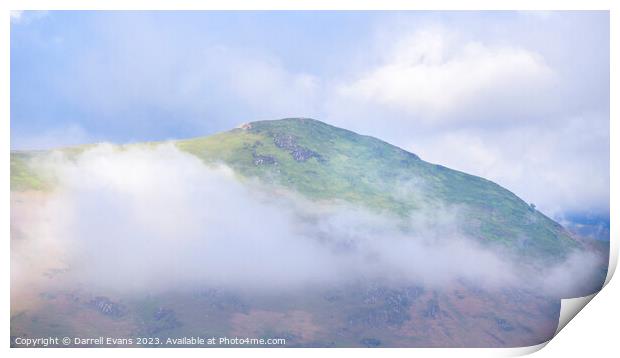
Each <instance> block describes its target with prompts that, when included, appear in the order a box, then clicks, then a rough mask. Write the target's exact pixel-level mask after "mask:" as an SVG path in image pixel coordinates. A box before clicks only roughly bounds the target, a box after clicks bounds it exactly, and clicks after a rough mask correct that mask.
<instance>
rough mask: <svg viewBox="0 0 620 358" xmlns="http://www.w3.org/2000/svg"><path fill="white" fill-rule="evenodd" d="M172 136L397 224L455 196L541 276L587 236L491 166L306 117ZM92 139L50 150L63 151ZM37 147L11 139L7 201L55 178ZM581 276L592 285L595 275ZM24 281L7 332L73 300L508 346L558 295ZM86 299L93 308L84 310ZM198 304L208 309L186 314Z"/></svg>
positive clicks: (219, 324) (389, 338)
mask: <svg viewBox="0 0 620 358" xmlns="http://www.w3.org/2000/svg"><path fill="white" fill-rule="evenodd" d="M155 144H158V143H140V144H130V145H124V146H120V148H131V147H149V146H152V145H155ZM172 144H173V145H175V146H176V147H177V148H178V149H180V150H181V151H184V152H186V153H190V154H192V155H194V156H196V157H198V158H200V160H202V161H203V162H204V163H205V164H206V165H207V166H214V165H217V164H218V163H224V164H226V165H227V166H228V167H230V168H232V169H233V171H234V173H236V175H237V176H238V178H239V179H240V180H241V181H242V182H243V181H248V182H249V181H254V180H256V179H258V181H259V182H260V183H262V184H265V185H264V186H265V187H268V188H275V189H276V190H277V189H279V188H282V189H285V190H286V191H287V192H293V193H297V194H300V195H301V196H302V197H304V198H305V200H309V201H310V202H317V203H325V204H330V203H347V204H349V205H351V206H354V207H362V208H365V209H366V210H368V211H370V212H373V213H375V214H377V215H380V216H383V217H389V218H392V219H393V220H394V221H395V222H399V223H401V224H400V225H402V230H403V231H411V230H413V231H415V230H416V227H415V226H416V222H415V221H411V220H408V219H409V218H411V217H415V216H416V215H418V214H422V215H424V216H425V217H429V218H431V221H432V220H433V219H434V218H438V217H440V216H442V215H444V213H445V212H446V210H447V209H448V208H456V209H457V211H458V213H459V215H460V219H459V220H458V223H459V230H460V231H462V232H463V233H465V234H466V235H467V236H468V237H470V238H473V239H474V240H475V241H477V242H478V243H480V244H481V245H482V246H484V247H488V248H490V249H493V250H494V251H497V252H501V253H502V254H504V253H505V254H506V255H507V259H506V260H508V258H510V259H512V260H514V261H515V262H519V263H523V264H524V266H523V267H529V266H527V265H531V266H532V267H535V271H534V272H535V273H536V274H540V275H541V276H542V275H543V273H545V271H547V270H548V271H553V272H555V271H554V270H553V269H551V268H552V267H556V266H554V265H555V264H558V263H562V262H564V261H567V260H569V258H571V257H572V255H573V254H574V253H579V252H584V251H585V250H587V247H586V245H584V243H583V242H582V241H581V240H579V239H578V238H576V237H574V236H572V235H571V234H570V233H569V232H568V231H566V230H565V229H564V228H563V227H562V226H561V225H559V224H558V223H556V222H554V221H553V220H551V219H550V218H548V217H547V216H545V215H544V214H542V213H541V212H540V211H538V210H536V208H535V206H534V205H530V204H528V203H526V202H524V201H523V200H521V199H520V198H519V197H517V196H516V195H515V194H513V193H512V192H510V191H509V190H507V189H505V188H502V187H501V186H499V185H497V184H495V183H493V182H491V181H489V180H486V179H484V178H480V177H477V176H473V175H469V174H466V173H463V172H460V171H456V170H452V169H449V168H446V167H444V166H441V165H436V164H432V163H428V162H426V161H424V160H422V159H421V158H420V157H418V156H417V155H415V154H413V153H410V152H408V151H406V150H403V149H401V148H399V147H396V146H394V145H391V144H389V143H386V142H384V141H382V140H380V139H377V138H373V137H370V136H364V135H359V134H356V133H354V132H351V131H348V130H345V129H341V128H337V127H334V126H331V125H328V124H326V123H323V122H320V121H317V120H313V119H308V118H287V119H280V120H269V121H258V122H252V123H247V124H243V125H241V126H239V127H238V128H235V129H232V130H230V131H227V132H222V133H218V134H214V135H211V136H207V137H199V138H193V139H186V140H178V141H173V142H172ZM90 147H91V146H90V145H87V146H79V147H72V148H64V149H60V151H61V152H63V153H64V154H65V155H66V156H67V157H69V158H72V157H75V156H77V155H79V154H80V153H82V152H84V151H85V150H86V149H88V148H90ZM452 150H458V148H452ZM47 154H48V152H47V151H41V152H32V151H31V152H24V151H14V152H11V191H12V193H13V194H15V195H12V205H13V206H16V207H17V206H18V205H22V206H23V205H26V206H27V205H28V204H27V203H26V202H28V201H29V200H32V198H31V197H29V196H27V195H22V196H20V195H18V194H19V193H30V192H48V191H53V188H54V185H55V184H54V178H53V177H50V176H49V175H48V173H46V172H45V171H44V170H43V169H41V167H37V165H33V163H37V159H42V160H45V158H46V155H47ZM39 163H40V162H39ZM14 197H15V198H14ZM205 205H208V204H205ZM16 210H17V209H16ZM12 211H13V209H12ZM20 225H21V226H20ZM179 225H182V223H181V222H180V223H179ZM27 229H28V226H27V224H23V223H14V222H13V217H12V240H15V237H17V236H18V235H16V234H14V233H16V232H19V230H27ZM256 230H260V228H257V229H256ZM12 242H13V241H12ZM512 260H511V261H512ZM473 264H474V265H475V264H476V263H475V262H474V263H473ZM605 269H606V268H605ZM605 269H601V275H602V277H604V274H605ZM556 271H557V270H556ZM555 276H557V273H556V274H555ZM561 277H564V276H561ZM591 286H596V287H598V288H600V284H599V283H598V282H597V283H594V284H593V285H591ZM33 292H35V293H37V294H39V295H41V296H40V297H45V300H46V301H45V307H46V311H45V312H41V311H38V310H35V311H34V313H32V314H34V316H35V317H36V318H37V320H36V321H35V320H34V318H33V319H32V320H30V318H28V317H29V316H28V312H27V311H20V312H19V313H14V312H13V311H12V328H11V332H12V334H15V335H18V334H27V332H31V331H38V332H43V333H47V331H46V330H45V329H41V327H40V325H39V323H37V322H40V321H46V322H50V324H56V323H54V322H56V321H57V320H62V319H63V318H62V317H64V316H63V315H64V313H63V312H68V311H72V312H73V311H75V312H82V313H81V314H82V315H83V316H84V317H91V318H90V319H91V320H92V322H90V323H87V322H86V321H79V322H77V323H75V327H80V328H84V329H86V328H87V327H90V328H88V329H91V330H92V331H93V332H99V333H98V334H102V335H105V334H109V333H110V330H114V329H112V328H109V327H113V326H114V325H116V326H118V327H120V328H118V327H117V328H115V329H118V330H119V332H120V331H122V332H127V333H126V335H130V333H136V332H138V333H139V334H146V335H147V336H160V335H164V336H165V335H171V334H176V335H186V336H191V335H194V334H196V332H197V331H200V332H203V331H205V330H206V332H211V333H212V334H216V333H217V334H219V335H231V334H234V335H241V336H243V335H246V336H247V335H250V336H251V335H262V336H265V335H267V336H270V335H271V336H285V337H288V338H287V339H288V340H289V341H290V342H292V343H291V344H292V345H298V346H314V345H316V346H517V345H528V344H537V343H540V342H542V341H544V340H546V339H548V338H550V337H551V335H552V334H553V332H555V327H556V325H557V315H558V313H559V298H558V297H554V296H552V295H551V296H550V295H547V294H546V293H541V292H536V291H535V290H532V289H531V288H528V287H510V286H509V285H508V284H507V285H506V286H505V287H493V288H489V289H485V288H482V287H481V286H480V285H478V283H476V282H471V281H468V280H455V281H454V282H452V283H451V284H450V285H449V287H447V288H436V287H433V286H432V285H430V286H425V285H423V284H422V283H416V284H407V285H401V286H398V285H391V284H390V283H387V282H381V281H379V282H377V281H368V282H366V281H363V280H358V281H352V282H348V283H344V284H342V285H335V286H331V287H321V288H320V289H317V290H314V291H313V290H310V291H300V292H287V293H286V294H282V295H281V296H279V297H281V298H280V299H274V298H269V297H265V295H262V296H258V297H254V296H252V297H249V296H247V295H245V296H244V295H243V294H239V293H234V292H232V293H231V292H226V291H225V290H218V289H214V288H210V287H208V288H205V287H197V288H195V290H194V291H193V293H192V294H191V295H187V294H182V293H170V292H167V293H164V294H161V295H156V294H149V295H147V297H146V298H145V297H135V296H122V295H119V296H118V297H113V295H114V294H113V293H105V292H104V293H101V292H99V293H98V295H96V294H95V293H92V292H81V291H80V290H79V289H76V290H73V291H68V292H66V291H63V292H62V293H59V292H48V291H45V292H39V291H37V290H36V289H34V290H33ZM108 295H109V296H110V297H107V296H108ZM48 297H53V298H49V299H48ZM101 307H104V308H105V309H103V308H101ZM24 312H26V313H24ZM93 312H98V313H99V314H100V316H98V318H97V317H95V318H93V317H92V315H93V314H94V313H93ZM196 312H202V313H201V314H205V315H206V316H208V317H210V318H209V319H210V321H209V322H204V321H203V320H200V319H198V320H197V319H196V317H198V316H197V315H196ZM75 316H76V317H77V313H75ZM41 317H44V319H43V318H41ZM80 317H82V316H80ZM76 320H77V318H76ZM93 322H97V326H96V327H93V326H92V325H94V323H93ZM106 322H107V323H106ZM89 324H90V325H91V326H89ZM102 327H103V328H102ZM106 327H107V328H106ZM276 327H280V328H277V329H276ZM121 328H122V329H121ZM24 332H26V333H24ZM214 332H215V333H214ZM63 333H66V332H65V331H63Z"/></svg>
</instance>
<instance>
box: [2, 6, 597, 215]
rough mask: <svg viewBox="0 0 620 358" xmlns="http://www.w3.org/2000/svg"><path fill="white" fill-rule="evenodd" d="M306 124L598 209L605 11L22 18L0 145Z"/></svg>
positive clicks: (554, 201) (567, 204) (577, 207)
mask: <svg viewBox="0 0 620 358" xmlns="http://www.w3.org/2000/svg"><path fill="white" fill-rule="evenodd" d="M282 117H313V118H316V119H319V120H323V121H325V122H328V123H331V124H334V125H337V126H341V127H345V128H348V129H351V130H354V131H357V132H360V133H363V134H369V135H373V136H376V137H379V138H382V139H384V140H387V141H389V142H391V143H394V144H396V145H399V146H401V147H403V148H405V149H407V150H410V151H412V152H414V153H416V154H418V155H420V156H421V157H422V159H425V160H428V161H431V162H436V163H441V164H443V165H446V166H449V167H452V168H455V169H459V170H463V171H466V172H469V173H472V174H476V175H480V176H483V177H486V178H489V179H491V180H493V181H496V182H498V183H499V184H500V185H503V186H505V187H507V188H508V189H510V190H512V191H514V192H515V193H516V194H517V195H519V196H521V197H522V198H523V199H524V200H526V201H528V202H534V203H536V204H537V205H538V206H539V207H540V208H541V209H542V210H543V211H545V212H546V213H548V214H552V215H558V214H561V213H563V212H568V211H590V210H591V211H598V212H607V211H608V208H609V15H608V13H607V12H539V13H531V12H238V13H230V12H211V13H209V12H21V13H14V14H13V15H12V26H11V141H12V144H11V146H12V148H14V149H28V148H48V147H54V146H60V145H68V144H76V143H83V142H93V141H112V142H129V141H144V140H162V139H172V138H184V137H192V136H201V135H207V134H210V133H214V132H217V131H223V130H227V129H230V128H232V127H234V126H236V125H238V124H240V123H242V122H248V121H254V120H261V119H275V118H282Z"/></svg>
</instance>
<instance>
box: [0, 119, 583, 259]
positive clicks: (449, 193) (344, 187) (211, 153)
mask: <svg viewBox="0 0 620 358" xmlns="http://www.w3.org/2000/svg"><path fill="white" fill-rule="evenodd" d="M175 143H176V145H177V146H178V147H179V148H180V149H181V150H183V151H186V152H189V153H191V154H194V155H196V156H197V157H199V158H201V159H202V160H203V161H205V162H206V163H208V164H210V163H217V162H224V163H226V164H227V165H229V166H230V167H232V168H233V169H234V170H235V171H236V172H237V173H239V174H240V175H241V176H243V177H258V178H260V179H261V180H262V181H265V182H268V183H271V184H274V185H278V186H284V187H286V188H289V189H292V190H294V191H297V192H299V193H301V194H303V195H305V196H307V197H308V198H310V199H313V200H343V201H346V202H350V203H353V204H357V205H362V206H365V207H367V208H370V209H371V210H374V211H378V212H382V213H384V214H388V215H394V216H398V217H402V218H406V217H408V216H409V215H410V214H413V213H416V212H424V213H431V215H441V214H442V208H445V207H446V206H450V207H458V208H459V212H460V213H461V214H462V215H464V216H465V218H464V220H461V221H462V222H463V225H464V227H463V228H462V229H463V230H465V232H467V233H468V234H469V235H471V236H474V237H476V238H478V239H479V240H480V241H481V242H484V243H488V244H499V245H505V246H507V247H509V248H510V249H511V250H512V252H515V253H517V254H525V255H527V256H529V257H544V258H557V259H561V258H563V257H565V255H566V254H567V253H568V252H569V251H570V249H571V248H574V247H577V246H578V245H579V244H578V242H576V241H575V240H574V239H573V238H572V237H571V236H570V235H569V234H568V233H567V231H566V230H564V229H563V228H562V227H561V226H560V225H559V224H557V223H556V222H554V221H553V220H551V219H549V218H548V217H546V216H544V215H543V214H542V213H540V212H539V211H537V210H535V209H534V208H532V207H530V205H528V204H527V203H525V202H524V201H523V200H521V199H519V198H518V197H517V196H516V195H514V194H513V193H511V192H510V191H508V190H506V189H504V188H502V187H500V186H499V185H497V184H495V183H493V182H491V181H488V180H485V179H483V178H480V177H476V176H472V175H468V174H465V173H462V172H459V171H456V170H452V169H449V168H446V167H443V166H441V165H434V164H431V163H428V162H425V161H423V160H421V159H420V158H419V157H418V156H416V155H415V154H412V153H409V152H407V151H405V150H403V149H401V148H398V147H396V146H393V145H390V144H388V143H386V142H383V141H381V140H379V139H376V138H373V137H369V136H363V135H359V134H356V133H354V132H351V131H348V130H345V129H341V128H337V127H333V126H330V125H328V124H325V123H323V122H320V121H316V120H313V119H306V118H290V119H281V120H272V121H259V122H253V123H249V124H246V125H243V126H241V127H240V128H236V129H233V130H231V131H228V132H223V133H218V134H215V135H211V136H208V137H201V138H195V139H187V140H180V141H177V142H175ZM72 151H75V148H74V149H72ZM29 155H31V154H28V153H24V152H19V153H17V152H13V153H11V189H12V190H24V189H41V188H42V187H43V186H44V185H43V184H44V183H43V182H42V181H41V179H40V174H39V175H37V174H36V173H35V172H33V171H32V168H29V167H28V166H27V165H26V164H25V161H26V160H27V158H28V156H29Z"/></svg>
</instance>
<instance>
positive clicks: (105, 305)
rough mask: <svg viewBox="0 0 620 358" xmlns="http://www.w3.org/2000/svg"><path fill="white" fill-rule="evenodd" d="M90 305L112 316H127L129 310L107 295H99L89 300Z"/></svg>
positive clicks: (103, 313)
mask: <svg viewBox="0 0 620 358" xmlns="http://www.w3.org/2000/svg"><path fill="white" fill-rule="evenodd" d="M88 305H89V306H90V307H91V308H94V309H96V310H97V311H98V312H99V313H101V314H102V315H105V316H108V317H112V318H121V317H123V316H125V315H126V314H127V312H128V309H127V307H126V306H125V305H123V304H121V303H117V302H113V301H112V300H110V299H109V298H107V297H105V296H97V297H95V298H93V299H92V300H90V302H88Z"/></svg>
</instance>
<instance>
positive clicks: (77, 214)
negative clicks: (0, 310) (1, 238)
mask: <svg viewBox="0 0 620 358" xmlns="http://www.w3.org/2000/svg"><path fill="white" fill-rule="evenodd" d="M11 169H12V170H11V187H12V196H11V200H12V209H11V232H12V238H11V240H12V241H11V244H12V245H11V275H12V276H11V282H12V290H11V295H12V309H11V314H12V316H13V317H15V321H13V322H14V323H12V334H31V333H32V332H46V328H44V327H43V326H41V325H40V324H38V323H37V322H38V321H36V320H34V321H33V320H32V318H28V317H30V316H32V315H34V316H41V315H42V316H44V317H46V319H47V320H49V322H56V321H57V320H59V319H60V318H59V317H62V315H60V313H59V312H64V311H67V310H70V311H74V312H78V313H79V312H82V311H84V310H86V312H90V313H93V312H99V314H100V316H97V317H98V318H97V319H95V322H100V321H106V320H109V321H110V322H108V323H109V324H116V325H121V326H123V327H124V328H123V329H127V330H128V331H127V332H132V331H136V332H143V333H144V332H146V333H147V334H150V335H153V336H170V335H178V334H180V333H181V332H184V331H183V330H184V329H187V330H190V328H191V327H196V325H198V326H199V323H198V322H194V321H192V318H191V313H190V312H185V313H184V312H183V311H182V309H181V308H179V307H180V306H179V305H180V302H186V301H185V300H193V301H191V303H189V304H187V303H186V304H185V305H186V306H187V305H189V307H194V310H195V311H196V312H203V311H204V312H206V311H209V312H211V310H214V309H217V310H216V311H217V312H218V313H209V314H216V315H220V316H218V317H219V318H218V321H217V326H216V325H212V326H210V325H209V324H207V323H204V322H203V325H204V324H206V325H207V326H203V330H204V329H206V330H207V331H210V330H211V331H217V330H220V329H222V330H226V329H227V328H226V327H228V328H229V329H230V331H229V332H228V333H230V332H237V333H239V331H235V329H237V330H239V329H241V330H242V328H240V327H248V326H249V327H254V326H256V327H255V328H254V331H252V332H251V333H252V334H267V333H269V332H272V333H273V329H274V327H276V326H277V323H276V322H280V318H281V315H283V314H284V315H287V314H293V315H301V317H304V318H303V319H302V318H300V322H298V323H299V325H297V326H296V325H295V320H293V321H294V322H293V323H292V324H293V326H291V327H289V328H288V330H289V332H288V333H287V334H289V335H290V337H291V341H292V342H294V344H296V345H301V346H308V345H319V346H329V345H336V346H357V345H368V344H370V343H372V342H375V343H376V341H379V342H383V343H382V344H384V345H388V346H411V345H413V346H442V345H448V346H449V345H458V346H484V345H492V346H514V345H520V344H536V343H539V342H542V341H544V340H546V339H548V338H549V337H550V335H551V334H553V332H554V330H555V325H557V313H558V310H559V299H560V298H567V297H576V296H582V295H585V294H589V293H592V292H594V291H596V290H598V289H599V288H600V287H601V285H602V282H603V280H604V277H605V273H606V262H605V257H604V255H603V256H602V255H601V254H600V251H596V250H592V249H591V248H590V247H588V246H587V245H585V244H584V243H583V242H582V241H581V240H579V239H578V238H575V237H574V236H573V235H572V234H570V233H569V232H568V231H566V230H565V229H564V228H563V227H562V226H561V225H559V224H558V223H556V222H554V221H553V220H551V219H549V218H548V217H546V216H545V215H543V214H542V213H540V212H539V211H537V210H536V209H535V208H534V207H533V206H530V205H529V204H527V203H525V202H523V201H522V200H521V199H519V198H518V197H516V196H515V195H514V194H512V193H511V192H509V191H508V190H506V189H504V188H501V187H500V186H498V185H496V184H494V183H492V182H490V181H487V180H485V179H483V178H479V177H474V176H471V175H468V174H465V173H461V172H457V171H453V170H451V169H448V168H445V167H442V166H439V165H433V164H429V163H426V162H424V161H423V160H422V159H420V158H419V157H418V156H416V155H415V154H412V153H409V152H406V151H404V150H402V149H400V148H397V147H394V146H391V145H389V144H388V143H385V142H382V141H380V140H378V139H376V138H372V137H366V136H360V135H357V134H355V133H353V132H350V131H347V130H344V129H340V128H336V127H332V126H329V125H327V124H324V123H322V122H319V121H315V120H311V119H285V120H279V121H263V122H254V123H250V124H246V125H243V126H241V127H239V128H237V129H233V130H231V131H229V132H224V133H220V134H216V135H214V136H210V137H204V138H196V139H189V140H182V141H176V142H169V143H145V144H135V145H126V146H116V145H111V144H100V145H89V146H84V147H74V148H68V149H63V150H56V151H47V152H30V153H24V152H19V153H17V152H16V153H12V156H11ZM214 292H217V293H214ZM98 297H99V298H98ZM101 297H104V298H105V300H108V301H103V302H108V303H106V304H109V305H114V306H110V307H116V308H115V310H113V312H116V313H114V314H110V312H108V311H102V310H101V309H98V308H97V307H99V306H98V305H99V303H100V302H102V301H101V300H102V298H101ZM145 297H146V298H145ZM171 297H173V298H171ZM279 297H288V299H287V300H286V301H283V300H282V299H280V298H279ZM145 300H146V301H145ZM93 302H94V303H93ZM98 302H99V303H98ZM148 302H150V303H148ZM205 305H206V306H205ZM169 306H170V307H176V308H174V309H173V308H170V307H169ZM93 307H94V308H93ZM105 307H108V306H105ZM149 307H151V308H149ZM476 307H483V308H476ZM158 309H169V310H172V311H174V312H177V313H175V314H176V315H175V316H174V319H171V318H170V322H176V323H174V324H173V323H170V322H168V323H169V324H163V326H162V324H161V321H160V319H157V317H159V316H158V314H157V312H159V311H158ZM205 310H206V311H205ZM334 310H336V311H339V313H335V312H336V311H334ZM153 311H154V312H155V313H153ZM166 312H168V311H166ZM291 312H297V313H291ZM330 312H331V313H330ZM76 314H77V313H76ZM167 314H168V313H167ZM145 317H146V318H145ZM295 317H297V316H295ZM140 322H142V323H140ZM224 322H225V323H224ZM308 322H311V324H310V323H308ZM84 324H85V322H83V321H82V320H81V319H79V318H75V319H74V320H73V321H72V320H71V319H69V321H68V322H64V323H62V324H61V325H60V328H54V329H52V330H53V331H55V330H56V329H59V330H61V331H63V330H65V331H71V330H73V329H77V327H83V325H84ZM106 324H107V323H105V322H104V323H101V324H100V325H99V326H98V328H97V329H99V330H100V331H102V332H105V331H106V330H107V329H109V328H106V327H108V326H106ZM309 324H310V325H311V326H312V327H313V328H308V327H307V325H309ZM416 325H417V326H421V327H425V328H424V329H423V330H422V331H420V329H421V328H419V327H418V328H414V326H416ZM475 326H479V327H483V328H479V329H478V330H477V331H476V334H478V336H479V337H478V338H477V339H474V338H471V337H470V338H468V339H464V337H465V336H467V335H469V334H473V333H471V332H469V333H468V332H467V331H469V330H472V328H471V327H475ZM55 327H58V326H55ZM235 327H236V328H235ZM334 327H336V328H337V329H338V330H339V331H338V332H334V331H333V329H334ZM385 329H387V330H388V331H389V332H391V333H390V334H392V335H393V338H389V334H387V333H385V332H384V333H381V331H382V330H385ZM242 331H243V330H242ZM439 332H440V333H441V334H439ZM246 333H247V332H246ZM336 333H337V334H336ZM274 334H275V333H274ZM277 334H284V333H283V332H278V333H277ZM328 337H331V338H328ZM334 337H336V338H334ZM364 339H366V341H365V340H364ZM368 339H371V340H370V341H369V340H368ZM372 339H375V340H376V341H374V340H372ZM407 339H409V341H408V340H407ZM369 342H370V343H369Z"/></svg>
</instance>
